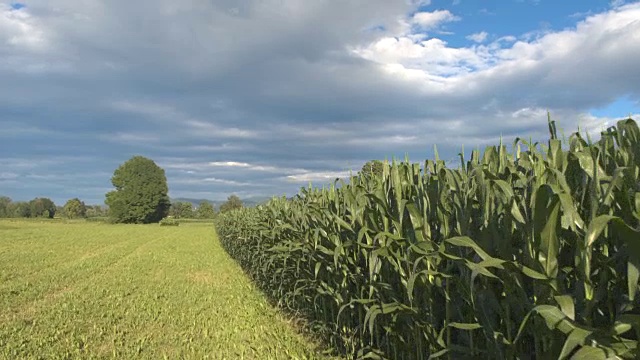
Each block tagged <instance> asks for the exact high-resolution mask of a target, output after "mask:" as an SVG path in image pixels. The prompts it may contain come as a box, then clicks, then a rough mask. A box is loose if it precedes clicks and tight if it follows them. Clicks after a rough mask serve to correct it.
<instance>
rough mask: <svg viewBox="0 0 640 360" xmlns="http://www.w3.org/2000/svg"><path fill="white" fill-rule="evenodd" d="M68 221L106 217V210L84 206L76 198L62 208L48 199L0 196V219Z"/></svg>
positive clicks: (98, 206)
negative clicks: (60, 219)
mask: <svg viewBox="0 0 640 360" xmlns="http://www.w3.org/2000/svg"><path fill="white" fill-rule="evenodd" d="M56 215H57V216H59V217H66V218H70V219H75V218H86V217H104V216H107V208H106V207H104V206H100V205H85V203H84V202H83V201H81V200H80V199H78V198H74V199H70V200H69V201H67V202H66V204H65V205H64V206H57V205H56V204H55V203H54V202H53V201H52V200H51V199H49V198H41V197H38V198H35V199H33V200H30V201H13V200H12V199H11V198H10V197H8V196H0V218H49V219H53V218H54V217H55V216H56Z"/></svg>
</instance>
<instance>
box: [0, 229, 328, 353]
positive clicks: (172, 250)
mask: <svg viewBox="0 0 640 360" xmlns="http://www.w3.org/2000/svg"><path fill="white" fill-rule="evenodd" d="M0 308H1V309H2V311H1V312H0V358H10V359H16V358H54V359H61V358H85V359H86V358H119V359H126V358H153V359H158V358H160V359H161V358H169V359H175V358H197V359H200V358H213V359H241V358H246V359H253V358H255V359H269V358H277V359H282V358H285V359H286V358H320V357H321V355H320V354H319V351H318V350H317V347H316V346H315V345H314V344H313V343H311V342H310V341H309V340H307V339H305V338H304V337H303V336H302V335H300V334H299V332H297V331H296V329H295V327H294V324H292V323H290V322H289V321H287V320H286V319H285V318H284V317H283V316H282V315H280V314H279V313H278V312H277V311H276V310H275V309H274V308H272V307H271V306H270V305H269V304H268V302H267V301H266V300H265V298H264V297H263V295H262V294H261V293H260V292H259V291H258V290H257V289H256V288H255V287H254V285H252V283H251V282H250V281H249V280H248V279H247V278H246V277H245V275H244V274H243V273H242V271H241V269H240V267H239V266H238V265H236V263H234V262H233V261H232V260H231V259H229V257H228V255H227V254H226V253H225V252H224V251H223V249H222V248H221V247H220V245H219V242H218V240H217V236H216V234H215V231H214V229H213V226H212V225H211V224H203V223H192V224H183V225H181V226H179V227H160V226H158V225H107V224H102V223H88V222H69V223H64V222H59V221H46V222H45V221H43V222H37V221H11V220H0Z"/></svg>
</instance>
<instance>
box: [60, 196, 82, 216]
mask: <svg viewBox="0 0 640 360" xmlns="http://www.w3.org/2000/svg"><path fill="white" fill-rule="evenodd" d="M63 212H64V214H65V215H66V216H67V217H68V218H69V219H75V218H83V217H86V216H87V207H86V205H85V204H84V202H82V201H80V199H78V198H74V199H71V200H69V201H67V203H66V204H64V208H63Z"/></svg>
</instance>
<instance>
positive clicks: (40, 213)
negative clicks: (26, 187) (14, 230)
mask: <svg viewBox="0 0 640 360" xmlns="http://www.w3.org/2000/svg"><path fill="white" fill-rule="evenodd" d="M56 210H57V208H56V204H54V203H53V201H51V199H48V198H35V199H33V200H31V201H29V216H30V217H46V218H50V219H53V217H54V216H55V214H56Z"/></svg>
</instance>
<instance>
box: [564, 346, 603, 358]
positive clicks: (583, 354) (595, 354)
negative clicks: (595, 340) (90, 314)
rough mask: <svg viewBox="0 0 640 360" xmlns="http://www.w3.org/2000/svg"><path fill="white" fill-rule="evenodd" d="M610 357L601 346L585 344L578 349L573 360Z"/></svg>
mask: <svg viewBox="0 0 640 360" xmlns="http://www.w3.org/2000/svg"><path fill="white" fill-rule="evenodd" d="M606 359H609V356H608V355H607V353H606V352H605V351H604V350H603V349H600V348H597V347H593V346H583V347H581V348H580V350H578V351H576V353H575V354H573V356H572V357H571V360H606Z"/></svg>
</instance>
